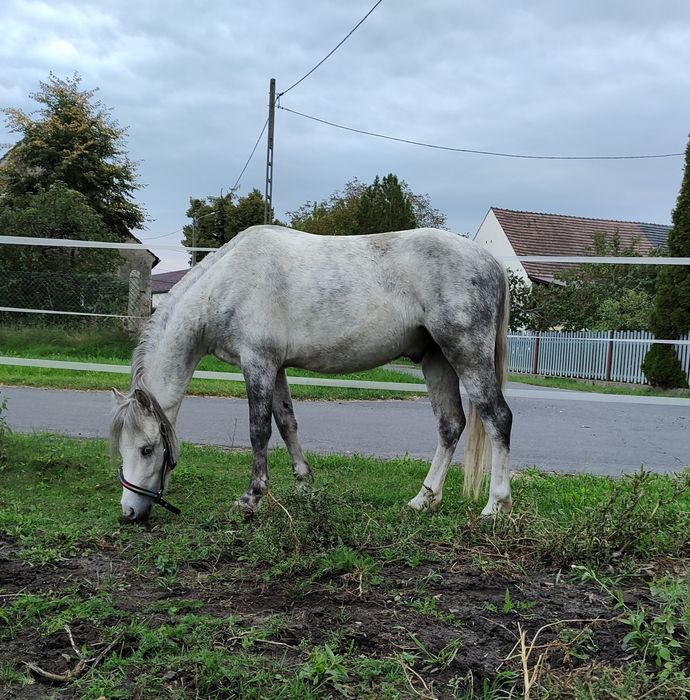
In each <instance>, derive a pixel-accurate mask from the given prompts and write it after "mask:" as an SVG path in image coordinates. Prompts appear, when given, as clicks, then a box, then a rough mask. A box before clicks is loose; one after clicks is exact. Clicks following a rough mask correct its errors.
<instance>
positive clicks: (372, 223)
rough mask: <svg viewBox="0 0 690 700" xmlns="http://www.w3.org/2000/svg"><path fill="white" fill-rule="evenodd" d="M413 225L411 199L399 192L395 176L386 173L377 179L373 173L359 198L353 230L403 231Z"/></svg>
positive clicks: (398, 184) (400, 189)
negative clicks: (370, 180) (372, 178)
mask: <svg viewBox="0 0 690 700" xmlns="http://www.w3.org/2000/svg"><path fill="white" fill-rule="evenodd" d="M416 227H417V220H416V218H415V216H414V213H413V211H412V202H411V201H410V198H409V197H408V196H407V195H406V194H405V193H404V192H403V190H402V187H401V186H400V182H399V181H398V178H397V177H396V176H395V175H393V174H392V173H389V174H388V175H386V176H385V177H384V178H383V180H379V176H378V175H377V176H376V177H375V178H374V182H373V183H372V184H371V185H369V187H367V188H366V190H364V192H363V193H362V196H361V197H360V199H359V206H358V207H357V233H381V232H382V231H403V230H405V229H410V228H416Z"/></svg>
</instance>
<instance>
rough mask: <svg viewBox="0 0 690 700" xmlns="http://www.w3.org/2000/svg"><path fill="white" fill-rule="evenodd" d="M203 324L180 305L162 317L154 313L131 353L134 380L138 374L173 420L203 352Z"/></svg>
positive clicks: (197, 316)
mask: <svg viewBox="0 0 690 700" xmlns="http://www.w3.org/2000/svg"><path fill="white" fill-rule="evenodd" d="M156 313H161V311H160V310H159V311H157V312H156ZM202 323H203V321H202V319H201V318H200V317H199V314H196V316H194V315H193V314H192V313H189V312H187V313H185V312H184V310H183V309H180V308H174V309H172V310H171V311H170V312H168V313H166V315H165V317H164V318H163V317H162V314H161V317H159V318H158V319H156V318H155V316H154V318H153V319H152V320H151V325H150V326H149V327H148V328H147V330H146V331H145V334H144V336H143V337H142V341H141V342H140V343H139V346H138V347H137V350H136V351H135V354H134V363H133V372H134V373H135V374H134V376H135V379H134V381H135V383H136V381H137V379H138V378H139V377H140V378H141V381H142V383H143V384H144V385H145V386H146V388H148V390H149V391H150V392H151V393H152V394H153V396H155V397H156V399H157V401H158V403H159V404H160V406H161V408H162V409H163V411H164V412H165V414H166V415H167V416H168V418H169V419H170V420H171V421H173V422H174V421H175V419H176V418H177V412H178V410H179V408H180V404H181V403H182V399H183V398H184V395H185V391H186V390H187V386H188V385H189V382H190V380H191V378H192V375H193V374H194V370H195V369H196V366H197V365H198V364H199V362H200V361H201V358H202V357H203V356H204V355H205V354H206V348H205V346H204V343H203V335H202V333H201V332H200V328H201V326H202Z"/></svg>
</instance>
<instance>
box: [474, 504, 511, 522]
mask: <svg viewBox="0 0 690 700" xmlns="http://www.w3.org/2000/svg"><path fill="white" fill-rule="evenodd" d="M512 509H513V502H512V501H494V502H493V503H487V504H486V505H485V506H484V510H482V512H481V516H482V518H493V517H495V516H496V515H498V514H499V513H510V511H511V510H512Z"/></svg>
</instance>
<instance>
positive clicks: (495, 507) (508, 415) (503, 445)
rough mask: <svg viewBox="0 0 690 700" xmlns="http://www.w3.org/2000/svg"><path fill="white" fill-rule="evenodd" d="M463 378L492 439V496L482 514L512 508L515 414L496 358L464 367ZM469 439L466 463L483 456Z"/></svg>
mask: <svg viewBox="0 0 690 700" xmlns="http://www.w3.org/2000/svg"><path fill="white" fill-rule="evenodd" d="M460 378H461V379H462V383H463V385H464V387H465V390H466V391H467V394H468V396H469V399H470V401H471V402H472V404H473V406H474V410H475V411H476V413H477V414H478V416H479V418H480V419H481V421H482V423H483V425H484V430H485V431H486V435H487V436H488V438H489V440H490V442H491V482H490V484H489V500H488V502H487V504H486V506H485V507H484V509H483V510H482V515H494V514H495V513H498V512H509V511H510V510H511V507H512V496H511V492H510V473H509V456H510V433H511V429H512V424H513V414H512V412H511V410H510V408H509V407H508V404H507V403H506V400H505V398H504V396H503V391H502V389H501V385H500V383H499V381H498V379H497V377H496V373H495V371H494V367H493V361H492V360H487V362H486V363H484V364H483V365H482V366H481V367H480V368H478V369H464V370H461V372H460ZM475 418H476V416H475ZM471 432H472V431H471ZM469 442H470V441H469V439H468V450H467V451H466V454H465V463H466V464H467V463H469V462H471V461H472V460H473V459H481V455H471V454H469V452H470V449H471V447H470V445H469Z"/></svg>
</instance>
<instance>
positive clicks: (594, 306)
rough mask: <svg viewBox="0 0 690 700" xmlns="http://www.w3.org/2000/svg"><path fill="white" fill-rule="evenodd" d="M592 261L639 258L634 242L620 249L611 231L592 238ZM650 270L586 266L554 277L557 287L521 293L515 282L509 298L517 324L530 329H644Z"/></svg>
mask: <svg viewBox="0 0 690 700" xmlns="http://www.w3.org/2000/svg"><path fill="white" fill-rule="evenodd" d="M589 252H590V253H591V254H592V255H596V256H616V257H625V256H636V255H639V252H638V250H637V242H636V241H633V242H632V243H630V244H629V245H623V244H622V243H621V240H620V235H619V233H618V232H617V231H615V232H614V233H613V234H611V235H610V236H607V235H606V234H605V233H603V232H597V233H595V235H594V239H593V241H592V246H591V248H590V250H589ZM654 275H655V273H654V270H653V268H652V267H651V266H646V265H609V264H603V263H602V264H599V263H588V264H583V265H576V266H574V267H572V268H570V269H567V270H564V271H561V272H559V273H556V275H555V278H556V280H557V283H556V284H549V285H546V284H535V285H532V287H527V286H526V285H525V284H524V283H522V284H523V287H525V288H524V289H522V288H520V286H519V285H518V284H517V281H512V285H513V286H515V290H514V291H513V296H514V297H515V299H514V301H513V304H512V306H513V314H514V315H515V318H516V321H514V323H518V322H519V321H520V322H522V323H523V324H524V325H523V326H515V327H526V328H530V329H531V330H536V331H545V330H549V329H552V328H555V327H559V328H563V329H564V330H582V329H587V330H648V329H649V314H650V309H651V299H652V293H653V288H654Z"/></svg>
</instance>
